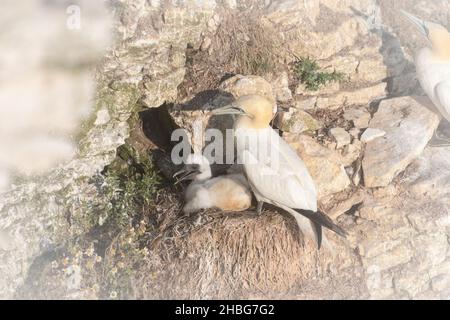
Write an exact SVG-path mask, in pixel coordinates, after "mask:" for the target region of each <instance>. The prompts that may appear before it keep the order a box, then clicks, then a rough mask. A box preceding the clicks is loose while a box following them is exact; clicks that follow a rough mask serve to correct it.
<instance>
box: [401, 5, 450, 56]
mask: <svg viewBox="0 0 450 320" xmlns="http://www.w3.org/2000/svg"><path fill="white" fill-rule="evenodd" d="M402 13H403V14H404V15H405V16H406V18H407V19H408V20H409V21H410V22H411V23H412V24H413V25H414V26H415V27H416V28H417V29H418V30H419V31H420V33H421V34H422V35H424V36H425V37H426V38H427V39H428V41H429V42H430V44H431V47H432V50H433V54H434V56H435V58H437V59H441V60H450V32H449V31H448V30H447V28H445V27H444V26H442V25H440V24H437V23H434V22H429V21H425V20H422V19H420V18H418V17H416V16H413V15H412V14H410V13H408V12H405V11H402Z"/></svg>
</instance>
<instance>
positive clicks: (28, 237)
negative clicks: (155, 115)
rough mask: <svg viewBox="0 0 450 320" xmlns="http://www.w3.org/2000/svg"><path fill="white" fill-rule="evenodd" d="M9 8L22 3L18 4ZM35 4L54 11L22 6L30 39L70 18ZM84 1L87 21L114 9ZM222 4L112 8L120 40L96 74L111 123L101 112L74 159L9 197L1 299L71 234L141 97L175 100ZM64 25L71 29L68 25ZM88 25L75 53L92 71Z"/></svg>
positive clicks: (127, 3) (4, 201)
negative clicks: (70, 216)
mask: <svg viewBox="0 0 450 320" xmlns="http://www.w3.org/2000/svg"><path fill="white" fill-rule="evenodd" d="M5 5H7V6H10V7H11V8H16V2H15V1H10V2H9V3H8V4H5ZM28 5H29V4H27V6H28ZM33 5H34V8H35V9H36V10H41V9H42V10H44V12H48V16H46V18H45V19H32V17H33V15H34V12H35V11H33V9H32V10H31V11H30V10H23V11H20V13H19V14H18V16H21V17H23V19H25V20H26V21H27V23H26V24H24V25H23V28H24V30H23V31H24V32H25V33H24V34H26V35H27V36H28V37H31V38H33V39H34V38H35V37H36V34H38V35H39V34H40V33H39V32H37V33H36V30H39V29H40V28H43V29H45V30H47V29H46V28H47V27H48V25H49V24H52V23H57V22H58V21H65V19H61V16H62V17H64V16H65V11H66V9H67V8H66V6H61V5H58V4H57V2H54V4H53V2H51V3H50V7H45V8H44V7H43V6H47V5H46V4H44V3H43V2H41V1H34V3H33ZM53 5H54V6H55V8H53V7H52V6H53ZM80 6H81V12H82V13H83V17H84V18H85V19H92V18H93V17H95V19H102V15H103V14H104V15H105V16H107V14H108V13H107V12H106V11H105V9H104V8H99V6H98V5H97V4H95V3H94V2H90V1H84V2H82V3H81V4H80ZM214 7H215V2H214V1H203V2H201V5H200V6H196V5H189V7H187V5H186V4H185V3H184V2H180V3H179V5H178V6H169V7H167V8H165V7H164V8H163V7H162V6H161V5H160V3H159V2H154V3H153V2H148V1H143V0H121V1H116V2H115V4H114V6H113V7H112V8H113V12H111V13H112V14H113V15H114V21H115V25H114V30H115V31H116V33H117V34H116V38H118V39H119V41H118V43H117V44H116V45H115V46H114V48H113V50H112V51H111V52H110V53H109V54H107V56H106V57H105V58H104V63H103V64H102V66H101V67H100V68H99V71H98V73H97V74H96V81H97V88H98V90H97V94H96V99H95V106H94V108H93V109H94V111H97V110H99V111H100V110H107V111H108V116H109V118H110V119H109V121H106V120H105V119H107V117H105V116H104V115H105V111H102V113H103V116H102V113H100V117H97V120H98V121H97V122H96V124H94V125H89V124H86V126H85V128H84V132H83V134H82V135H81V136H82V138H81V140H80V141H79V143H78V144H79V145H78V149H79V151H78V155H77V156H76V157H75V158H74V159H73V160H72V161H70V162H68V163H66V164H64V165H63V166H61V167H59V168H57V169H55V170H53V171H52V172H51V173H50V174H49V175H48V176H45V177H43V178H41V179H40V180H38V181H36V182H35V183H28V184H24V185H21V186H19V187H16V188H15V189H14V190H12V191H11V192H9V193H6V194H2V195H1V197H0V230H2V229H8V235H9V237H12V239H13V242H14V244H15V246H16V248H17V249H15V250H12V251H4V250H0V275H1V276H0V288H1V290H0V297H1V298H11V297H13V295H14V293H15V290H16V288H17V287H18V286H20V285H21V284H22V283H23V281H24V279H25V277H26V276H27V272H28V267H29V266H30V264H31V263H32V261H33V258H35V257H36V256H38V255H39V254H40V253H42V252H43V251H45V250H46V249H45V248H46V245H43V244H45V243H50V244H52V243H54V242H56V241H57V240H56V235H58V237H61V236H62V235H64V234H65V233H69V232H71V230H70V227H69V226H68V225H67V221H64V218H63V211H64V210H63V208H65V207H66V206H69V208H70V205H68V203H71V202H72V201H73V199H82V198H83V197H85V196H86V192H87V191H86V189H87V185H86V182H87V179H88V178H89V177H92V176H93V175H94V174H96V173H97V172H99V171H101V170H103V168H104V167H105V166H106V165H107V164H109V163H110V162H111V161H112V160H113V159H114V158H115V154H116V149H117V148H118V147H119V146H120V145H123V144H124V143H125V139H126V138H127V137H128V135H129V125H128V123H127V121H128V119H129V117H130V115H131V113H132V112H133V111H134V110H135V108H136V103H137V102H138V101H139V100H140V101H141V102H142V103H144V104H145V105H146V106H147V107H156V106H159V105H161V104H162V103H164V102H165V101H170V100H172V99H174V97H175V96H176V93H177V90H176V89H177V86H178V85H179V84H180V83H181V81H182V80H183V77H184V64H185V50H186V46H187V43H191V44H198V45H199V43H198V42H199V39H200V32H201V30H203V29H204V28H205V26H206V24H207V22H208V20H209V18H210V17H211V15H212V12H213V9H214ZM28 8H29V6H28ZM32 8H33V7H32ZM96 10H99V11H98V12H96ZM102 10H103V11H102ZM2 12H5V11H2ZM100 13H101V14H100ZM11 24H12V26H11V29H15V28H14V22H13V21H11ZM60 29H62V30H65V29H64V27H61V28H60ZM81 30H82V32H81V33H80V34H81V35H82V37H81V38H80V39H78V40H77V42H76V46H75V48H74V50H75V51H70V50H69V52H73V53H74V54H78V55H79V56H81V57H89V59H88V60H85V61H86V65H83V67H84V68H86V69H85V70H89V71H90V70H91V69H90V68H91V67H92V62H94V60H92V57H96V58H98V54H99V53H98V41H97V40H96V39H95V38H93V37H92V34H89V32H90V31H89V30H88V29H85V30H84V31H85V32H87V33H83V29H81ZM64 37H65V33H62V34H56V35H55V36H54V37H53V38H52V41H54V43H56V44H61V43H62V44H64V43H66V42H67V43H68V44H69V45H70V44H71V43H72V42H71V41H72V40H73V38H72V37H70V38H68V39H67V38H64ZM36 39H37V38H36ZM16 40H17V39H16ZM5 41H9V40H8V39H6V40H5V39H0V42H1V43H4V42H5ZM32 43H33V42H32ZM72 45H73V43H72ZM38 48H39V47H34V49H38ZM51 48H52V50H45V51H44V52H45V53H48V52H50V53H52V52H53V53H54V52H56V51H55V49H58V48H59V47H58V46H56V47H55V46H53V47H51ZM44 49H48V48H44ZM65 50H66V48H65V47H64V45H63V46H62V47H61V51H62V52H64V53H62V52H60V51H58V52H59V53H58V55H57V56H58V57H56V58H58V59H59V58H60V57H66V53H67V52H68V51H67V50H66V51H65ZM77 50H84V51H82V52H79V51H77ZM56 58H53V57H49V59H48V60H45V61H46V62H48V61H55V59H56ZM58 59H56V60H58ZM66 62H67V61H66V60H63V61H62V62H61V63H58V65H57V66H52V65H49V64H42V65H41V68H42V69H41V71H40V72H45V73H47V72H49V71H51V72H53V71H55V72H56V73H58V72H66V71H67V70H68V67H67V65H66ZM58 68H59V69H58ZM69 70H70V69H69ZM78 74H79V73H76V74H75V75H73V74H68V75H67V78H65V79H67V81H66V82H64V83H70V82H71V81H72V82H73V81H74V82H76V83H78V84H79V83H80V81H82V80H81V79H80V77H79V76H78ZM78 94H80V97H82V98H83V99H87V100H92V97H91V96H89V95H88V96H86V94H85V93H81V92H79V93H78ZM89 94H90V93H89ZM74 181H77V183H76V184H75V183H74ZM90 192H92V190H91V191H90ZM37 199H38V200H37Z"/></svg>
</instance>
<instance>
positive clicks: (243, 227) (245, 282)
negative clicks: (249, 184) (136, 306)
mask: <svg viewBox="0 0 450 320" xmlns="http://www.w3.org/2000/svg"><path fill="white" fill-rule="evenodd" d="M151 251H152V252H153V253H157V254H158V255H159V256H160V258H161V264H162V265H163V268H162V269H161V268H160V269H159V272H158V275H157V276H156V278H157V279H158V280H157V281H156V282H155V284H156V283H157V285H156V287H153V288H152V289H151V290H150V291H151V292H150V291H149V292H148V293H150V295H151V296H150V297H151V298H171V299H174V298H178V299H205V298H210V299H214V298H222V299H223V298H226V299H227V298H243V297H245V298H251V297H265V298H268V297H272V298H273V297H276V296H285V295H286V294H289V292H291V291H293V290H294V288H298V286H301V284H302V282H303V281H304V280H306V279H312V278H314V277H315V276H316V274H317V270H316V264H317V259H318V256H319V255H321V254H320V253H318V252H317V250H316V247H315V244H314V243H312V242H311V243H310V242H304V241H303V239H302V236H301V233H299V231H298V228H297V225H296V222H295V220H294V219H293V218H291V217H290V216H288V215H284V214H281V213H279V212H272V211H266V212H265V213H263V214H262V215H261V216H257V215H255V213H253V212H244V213H228V214H227V213H218V212H203V213H200V214H197V215H194V216H192V217H182V218H179V219H178V220H177V221H176V222H175V223H173V224H171V225H170V226H168V227H167V228H166V230H165V231H163V232H162V233H161V234H160V235H159V236H158V238H156V239H154V241H153V242H152V244H151ZM156 292H157V296H155V295H154V294H155V293H156ZM144 295H145V294H144ZM146 298H149V296H146Z"/></svg>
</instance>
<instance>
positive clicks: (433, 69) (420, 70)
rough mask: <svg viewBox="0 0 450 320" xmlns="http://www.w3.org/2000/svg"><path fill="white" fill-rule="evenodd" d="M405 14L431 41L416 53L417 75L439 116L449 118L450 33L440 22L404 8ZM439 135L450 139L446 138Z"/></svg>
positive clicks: (449, 119) (448, 119)
mask: <svg viewBox="0 0 450 320" xmlns="http://www.w3.org/2000/svg"><path fill="white" fill-rule="evenodd" d="M402 13H403V14H404V15H405V16H406V17H407V18H408V20H409V21H410V22H411V23H412V24H414V26H416V28H417V29H418V30H419V31H420V33H421V34H422V35H423V36H425V37H426V38H427V39H428V41H429V43H430V47H425V48H422V49H420V50H419V51H418V52H417V54H416V57H415V65H416V73H417V78H418V80H419V82H420V85H421V86H422V88H423V90H424V91H425V93H426V94H427V95H428V97H429V98H430V100H431V101H432V102H433V104H434V105H435V107H436V109H437V110H438V111H439V113H440V115H441V116H442V117H444V118H445V119H446V120H447V121H450V33H449V31H448V30H447V29H446V28H445V27H443V26H441V25H439V24H437V23H433V22H428V21H424V20H422V19H419V18H417V17H415V16H413V15H412V14H409V13H407V12H405V11H402ZM437 137H438V138H439V139H444V140H447V141H450V140H449V138H447V137H446V138H444V137H439V136H437Z"/></svg>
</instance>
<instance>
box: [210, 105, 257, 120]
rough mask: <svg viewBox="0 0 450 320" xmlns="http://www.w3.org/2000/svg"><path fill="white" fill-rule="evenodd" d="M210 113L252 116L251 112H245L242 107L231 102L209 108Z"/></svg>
mask: <svg viewBox="0 0 450 320" xmlns="http://www.w3.org/2000/svg"><path fill="white" fill-rule="evenodd" d="M211 114H213V115H215V116H219V115H229V114H231V115H238V116H246V117H249V118H253V116H252V115H251V114H249V113H247V112H245V110H244V109H242V108H241V107H239V106H237V105H235V104H233V103H232V104H229V105H226V106H225V107H221V108H217V109H214V110H211Z"/></svg>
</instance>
